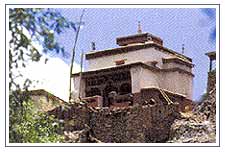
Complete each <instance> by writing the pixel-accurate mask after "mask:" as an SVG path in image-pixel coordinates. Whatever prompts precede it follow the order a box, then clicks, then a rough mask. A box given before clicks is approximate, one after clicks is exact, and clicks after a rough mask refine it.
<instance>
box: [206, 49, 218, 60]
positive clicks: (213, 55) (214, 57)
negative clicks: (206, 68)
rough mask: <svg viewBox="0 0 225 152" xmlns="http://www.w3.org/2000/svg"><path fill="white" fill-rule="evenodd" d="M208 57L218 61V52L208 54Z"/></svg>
mask: <svg viewBox="0 0 225 152" xmlns="http://www.w3.org/2000/svg"><path fill="white" fill-rule="evenodd" d="M205 55H207V56H208V57H209V58H210V59H211V60H216V51H212V52H208V53H206V54H205Z"/></svg>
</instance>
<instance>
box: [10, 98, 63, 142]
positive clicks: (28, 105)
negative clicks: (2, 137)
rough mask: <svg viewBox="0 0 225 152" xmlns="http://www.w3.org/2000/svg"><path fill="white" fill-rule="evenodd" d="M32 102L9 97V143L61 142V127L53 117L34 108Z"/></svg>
mask: <svg viewBox="0 0 225 152" xmlns="http://www.w3.org/2000/svg"><path fill="white" fill-rule="evenodd" d="M33 102H34V101H31V100H27V101H25V100H24V99H23V102H22V104H18V99H16V98H15V96H13V95H10V104H9V106H10V110H9V142H11V143H49V142H62V141H63V139H64V138H63V136H62V135H60V132H61V131H62V127H60V125H59V124H60V123H59V122H58V120H57V119H55V118H54V116H51V115H48V114H46V113H43V112H41V111H39V110H38V109H37V107H35V106H34V103H33Z"/></svg>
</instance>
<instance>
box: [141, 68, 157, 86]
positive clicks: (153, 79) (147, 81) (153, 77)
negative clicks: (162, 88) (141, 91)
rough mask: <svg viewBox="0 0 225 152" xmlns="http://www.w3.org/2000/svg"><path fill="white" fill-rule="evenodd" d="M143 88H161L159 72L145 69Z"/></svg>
mask: <svg viewBox="0 0 225 152" xmlns="http://www.w3.org/2000/svg"><path fill="white" fill-rule="evenodd" d="M140 81H141V88H150V87H157V88H158V87H159V85H160V84H159V82H160V79H159V77H158V72H154V71H151V70H148V69H145V68H143V69H142V73H141V79H140Z"/></svg>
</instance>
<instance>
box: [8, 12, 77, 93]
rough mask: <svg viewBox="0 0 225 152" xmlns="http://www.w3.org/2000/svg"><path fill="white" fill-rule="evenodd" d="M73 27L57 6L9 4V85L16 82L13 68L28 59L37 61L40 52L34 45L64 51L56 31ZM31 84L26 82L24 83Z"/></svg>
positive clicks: (73, 24)
mask: <svg viewBox="0 0 225 152" xmlns="http://www.w3.org/2000/svg"><path fill="white" fill-rule="evenodd" d="M68 28H73V29H74V30H76V28H75V23H73V22H70V21H68V20H67V19H66V18H65V17H63V16H62V15H61V13H59V12H58V11H57V10H56V9H37V8H11V9H9V31H10V34H11V37H10V41H9V78H10V86H9V87H10V88H12V86H13V87H14V88H16V89H20V87H19V86H18V84H15V81H14V80H15V79H16V78H17V77H19V76H21V75H15V74H14V73H13V72H12V69H17V68H21V67H25V66H26V62H27V61H29V60H32V61H39V60H40V58H41V52H40V50H38V49H37V48H36V47H35V44H38V45H40V46H41V47H42V48H43V50H42V52H45V53H47V52H56V53H62V54H63V55H65V50H64V47H63V46H61V45H60V44H59V43H58V42H57V41H56V35H58V34H60V33H62V32H63V31H64V30H65V29H68ZM28 84H30V83H28V82H26V84H25V87H26V86H27V85H28Z"/></svg>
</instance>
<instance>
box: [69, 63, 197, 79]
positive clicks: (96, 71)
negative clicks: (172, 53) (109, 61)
mask: <svg viewBox="0 0 225 152" xmlns="http://www.w3.org/2000/svg"><path fill="white" fill-rule="evenodd" d="M134 66H142V67H143V68H146V69H149V70H152V71H156V72H175V71H179V72H183V73H186V74H189V75H191V76H193V77H194V74H193V73H192V72H188V71H185V70H183V69H180V68H170V69H160V68H159V67H156V66H152V65H148V64H146V63H143V62H135V63H130V64H123V65H117V66H113V67H108V68H104V69H97V70H92V71H85V72H82V76H85V75H89V74H97V73H101V72H111V71H115V70H119V69H124V68H130V67H134ZM79 75H80V72H79V73H74V74H72V77H75V76H79Z"/></svg>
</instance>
